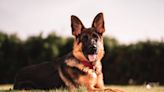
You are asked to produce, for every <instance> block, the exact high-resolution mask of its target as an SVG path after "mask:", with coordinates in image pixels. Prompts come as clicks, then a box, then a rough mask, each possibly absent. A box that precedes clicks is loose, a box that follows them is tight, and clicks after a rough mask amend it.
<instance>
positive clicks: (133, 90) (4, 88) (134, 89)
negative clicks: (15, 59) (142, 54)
mask: <svg viewBox="0 0 164 92" xmlns="http://www.w3.org/2000/svg"><path fill="white" fill-rule="evenodd" d="M12 87H13V86H12V85H0V92H29V91H16V90H12ZM108 87H109V88H112V89H119V90H123V91H124V92H164V86H155V87H152V88H150V89H147V88H146V86H144V85H141V86H116V85H110V86H108ZM30 92H31V91H30ZM32 92H69V91H68V90H66V89H55V90H50V91H43V90H32ZM78 92H85V89H84V88H80V89H79V90H78Z"/></svg>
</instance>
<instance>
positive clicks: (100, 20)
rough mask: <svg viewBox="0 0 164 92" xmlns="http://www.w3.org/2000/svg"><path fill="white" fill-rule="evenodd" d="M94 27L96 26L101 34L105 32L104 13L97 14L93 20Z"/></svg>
mask: <svg viewBox="0 0 164 92" xmlns="http://www.w3.org/2000/svg"><path fill="white" fill-rule="evenodd" d="M92 27H94V28H96V31H97V32H98V33H100V34H103V33H104V32H105V28H104V17H103V13H99V14H97V15H96V17H95V18H94V20H93V23H92Z"/></svg>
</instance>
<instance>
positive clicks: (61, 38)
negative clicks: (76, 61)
mask: <svg viewBox="0 0 164 92" xmlns="http://www.w3.org/2000/svg"><path fill="white" fill-rule="evenodd" d="M99 12H103V13H104V18H105V28H106V32H105V34H104V36H105V37H104V45H105V52H106V54H105V56H104V58H103V60H102V63H103V73H104V81H105V83H106V84H119V85H128V84H131V85H142V84H145V83H149V82H155V83H158V84H160V85H163V84H164V17H163V16H164V1H163V0H0V84H6V83H7V84H8V83H13V81H14V76H15V74H16V72H18V71H19V70H20V69H21V68H23V67H25V66H29V65H32V64H38V63H41V62H45V61H48V62H51V61H53V60H54V59H56V58H58V57H60V56H63V55H64V54H67V53H68V52H69V51H71V50H72V43H73V37H72V34H71V27H70V16H71V15H76V16H78V17H79V18H80V19H81V20H82V22H83V24H84V25H85V26H86V27H90V26H91V23H92V21H93V18H94V17H95V16H96V15H97V14H98V13H99Z"/></svg>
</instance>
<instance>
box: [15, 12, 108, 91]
mask: <svg viewBox="0 0 164 92" xmlns="http://www.w3.org/2000/svg"><path fill="white" fill-rule="evenodd" d="M71 27H72V34H73V35H74V36H75V38H74V43H73V50H72V52H70V53H69V54H67V55H65V56H63V57H61V58H60V59H58V60H56V61H54V62H50V63H42V64H38V65H32V66H29V67H26V68H24V69H22V70H21V71H20V72H19V73H18V74H17V75H16V78H15V82H14V89H54V88H60V87H67V88H68V89H70V90H75V89H76V88H78V87H80V86H84V87H86V89H87V90H90V91H96V90H104V82H103V74H102V65H101V59H102V58H103V56H104V47H103V36H102V35H103V33H104V32H105V28H104V18H103V14H102V13H99V14H98V15H97V16H96V17H95V18H94V20H93V23H92V26H91V27H90V28H85V27H84V25H83V24H82V22H81V21H80V20H79V19H78V18H77V17H76V16H71ZM88 53H89V54H95V55H96V56H97V57H96V60H94V61H93V62H90V61H89V59H88V57H87V55H88ZM82 61H86V62H88V63H90V64H91V65H92V66H93V69H90V68H89V67H87V66H85V65H84V64H83V63H82Z"/></svg>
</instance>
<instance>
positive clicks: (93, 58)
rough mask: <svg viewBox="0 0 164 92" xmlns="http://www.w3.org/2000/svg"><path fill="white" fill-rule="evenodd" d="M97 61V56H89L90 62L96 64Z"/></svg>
mask: <svg viewBox="0 0 164 92" xmlns="http://www.w3.org/2000/svg"><path fill="white" fill-rule="evenodd" d="M96 59H97V54H89V55H88V60H89V62H94V61H96Z"/></svg>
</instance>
